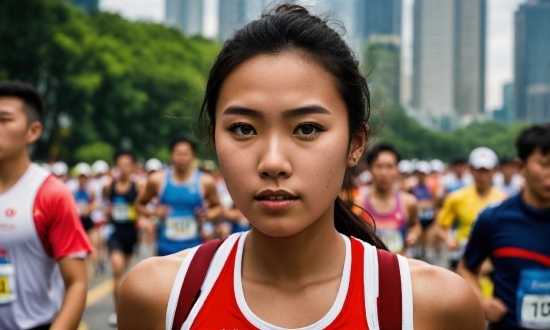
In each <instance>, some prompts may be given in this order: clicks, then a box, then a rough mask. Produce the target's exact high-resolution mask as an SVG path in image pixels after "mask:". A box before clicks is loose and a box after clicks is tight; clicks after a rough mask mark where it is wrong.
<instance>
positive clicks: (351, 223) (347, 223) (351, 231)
mask: <svg viewBox="0 0 550 330" xmlns="http://www.w3.org/2000/svg"><path fill="white" fill-rule="evenodd" d="M353 206H356V205H355V204H353V203H352V202H348V201H344V200H342V199H341V198H340V197H338V198H336V201H335V202H334V227H335V228H336V230H337V231H338V232H339V233H340V234H343V235H346V236H353V237H355V238H357V239H360V240H362V241H364V242H367V243H369V244H371V245H374V246H376V247H377V248H379V249H383V250H388V248H387V247H386V245H384V243H383V242H382V240H380V238H378V236H376V234H375V227H373V226H371V225H370V224H369V223H368V222H366V221H365V220H364V219H362V218H361V217H360V216H358V215H357V214H355V213H354V212H353V210H352V207H353Z"/></svg>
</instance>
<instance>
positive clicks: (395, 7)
mask: <svg viewBox="0 0 550 330" xmlns="http://www.w3.org/2000/svg"><path fill="white" fill-rule="evenodd" d="M402 7H403V5H402V0H356V10H355V34H356V36H357V37H358V38H361V39H363V40H368V39H369V38H370V37H371V36H372V35H380V34H383V35H394V36H401V13H402Z"/></svg>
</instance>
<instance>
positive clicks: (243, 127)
mask: <svg viewBox="0 0 550 330" xmlns="http://www.w3.org/2000/svg"><path fill="white" fill-rule="evenodd" d="M231 131H233V133H235V134H236V135H254V134H256V131H255V130H254V127H252V125H248V124H236V125H233V126H232V127H231Z"/></svg>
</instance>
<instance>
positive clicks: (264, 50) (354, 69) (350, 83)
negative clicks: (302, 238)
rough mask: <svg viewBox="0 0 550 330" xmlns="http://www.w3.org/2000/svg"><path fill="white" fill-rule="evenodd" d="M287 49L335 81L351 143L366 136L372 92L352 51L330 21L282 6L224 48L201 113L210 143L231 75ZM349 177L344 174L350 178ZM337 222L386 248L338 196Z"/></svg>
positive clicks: (342, 228)
mask: <svg viewBox="0 0 550 330" xmlns="http://www.w3.org/2000/svg"><path fill="white" fill-rule="evenodd" d="M285 51H290V52H292V51H296V52H299V53H300V54H303V55H304V56H307V57H308V58H309V59H311V60H312V61H315V62H316V63H317V64H319V65H320V66H322V67H323V68H325V69H326V70H327V71H328V72H330V73H331V74H332V76H333V77H334V78H335V84H336V88H337V90H338V92H339V93H340V95H341V97H342V100H343V101H344V103H345V104H346V107H347V110H348V129H349V142H350V143H351V139H352V137H353V136H354V134H357V133H360V132H365V133H367V134H368V126H367V122H368V118H369V113H370V93H369V88H368V86H367V82H366V80H365V77H364V76H363V75H362V74H361V72H360V71H359V62H358V61H357V59H356V58H355V56H354V54H353V51H352V50H351V49H350V48H349V46H348V45H347V44H346V42H345V41H344V40H343V39H342V37H341V36H340V35H339V34H338V33H337V32H336V31H335V30H333V29H332V28H330V27H329V25H328V19H322V18H320V17H316V16H313V15H311V14H310V13H309V12H308V11H307V10H306V9H305V8H304V7H301V6H298V5H292V4H283V5H279V6H277V7H276V8H275V9H274V10H271V11H270V12H268V13H265V14H263V15H262V17H261V18H260V19H258V20H255V21H252V22H250V23H249V24H247V25H246V26H245V27H243V28H242V29H240V30H238V31H236V32H235V34H234V35H233V36H232V37H231V38H229V39H227V41H226V42H225V44H224V45H223V48H222V50H221V51H220V53H219V55H218V57H217V59H216V62H215V63H214V65H213V67H212V69H211V70H210V74H209V76H208V82H207V84H206V91H205V96H204V100H203V104H202V108H201V114H200V119H201V123H204V122H205V119H208V130H209V133H210V140H211V141H213V142H214V143H215V137H214V128H215V125H216V116H215V109H216V103H217V101H218V97H219V93H220V89H221V86H222V84H223V82H224V81H225V80H226V79H227V77H228V76H229V74H230V73H231V72H232V71H233V70H235V69H236V68H237V67H238V66H239V65H240V64H242V63H243V62H245V61H247V60H248V59H250V58H252V57H254V56H257V55H262V54H272V55H277V54H281V53H283V52H285ZM206 117H207V118H206ZM349 173H350V171H346V175H349ZM334 224H335V227H336V229H337V230H338V231H339V232H340V233H342V234H344V235H348V236H354V237H356V238H359V239H361V240H364V241H366V242H369V243H371V244H374V245H376V246H378V247H381V248H385V247H384V245H383V243H382V242H381V241H380V240H379V239H378V238H377V237H376V236H375V235H374V229H373V228H372V227H371V226H370V225H368V224H367V222H365V221H364V220H363V219H361V218H360V217H359V216H357V215H356V214H354V213H353V212H352V211H351V207H350V205H349V204H348V203H346V202H344V201H342V200H341V199H340V198H337V199H336V202H335V211H334Z"/></svg>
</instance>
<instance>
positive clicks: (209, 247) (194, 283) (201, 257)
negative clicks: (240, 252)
mask: <svg viewBox="0 0 550 330" xmlns="http://www.w3.org/2000/svg"><path fill="white" fill-rule="evenodd" d="M223 241H225V238H224V239H217V240H213V241H210V242H208V243H205V244H203V245H201V246H200V247H199V248H198V249H197V252H195V255H194V256H193V259H192V260H191V263H190V264H189V268H188V269H187V273H186V274H185V278H184V280H183V284H182V285H181V291H180V296H179V298H178V304H177V307H176V313H175V315H174V321H173V322H172V330H180V329H181V326H182V325H183V322H185V320H186V319H187V316H188V315H189V312H191V308H193V305H195V302H196V301H197V299H198V298H199V296H200V293H201V286H202V283H203V282H204V278H205V277H206V272H207V271H208V267H210V263H211V261H212V258H214V254H215V253H216V251H217V250H218V248H219V247H220V245H222V243H223Z"/></svg>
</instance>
